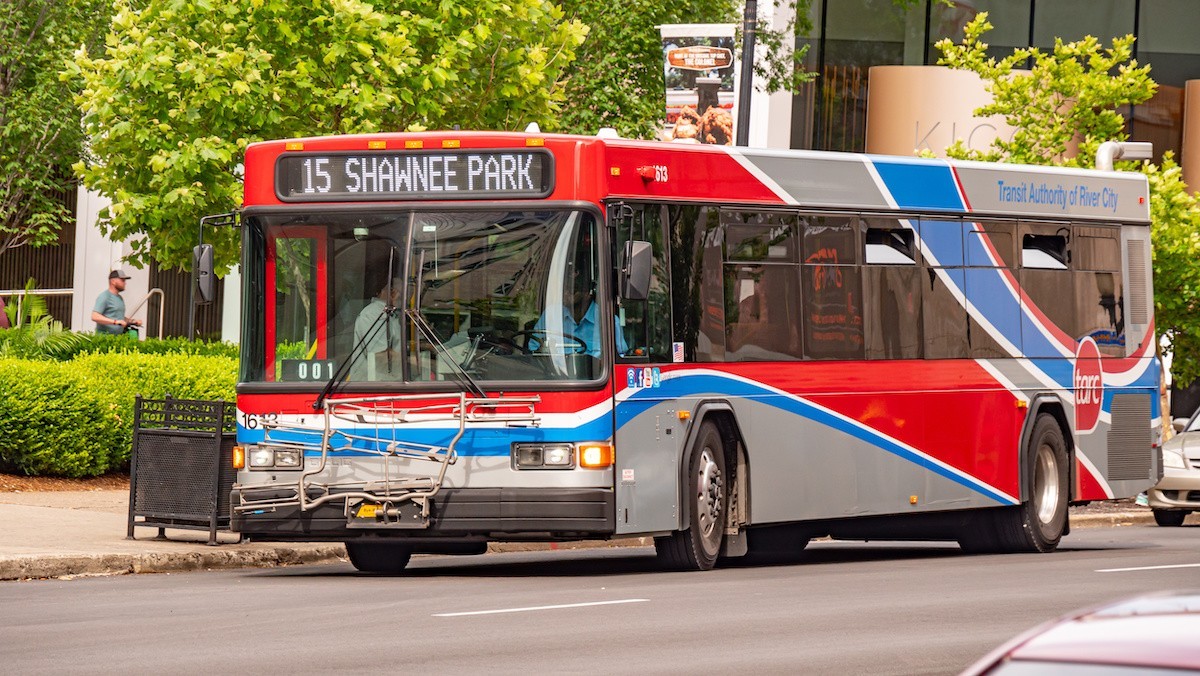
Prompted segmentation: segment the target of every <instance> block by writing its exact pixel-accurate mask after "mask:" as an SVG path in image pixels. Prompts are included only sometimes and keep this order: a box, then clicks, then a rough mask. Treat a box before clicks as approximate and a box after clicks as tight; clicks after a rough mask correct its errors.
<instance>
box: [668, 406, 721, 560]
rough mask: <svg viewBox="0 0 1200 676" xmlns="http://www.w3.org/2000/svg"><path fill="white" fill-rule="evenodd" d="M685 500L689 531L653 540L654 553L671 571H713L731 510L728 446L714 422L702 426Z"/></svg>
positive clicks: (689, 469)
mask: <svg viewBox="0 0 1200 676" xmlns="http://www.w3.org/2000/svg"><path fill="white" fill-rule="evenodd" d="M687 477H688V479H687V489H686V491H685V494H684V495H685V499H686V500H688V501H689V505H690V509H689V512H690V515H689V519H688V527H687V529H686V530H682V531H675V532H674V533H671V534H670V535H668V536H665V537H658V538H655V539H654V549H655V552H656V553H657V555H658V559H659V561H661V562H662V563H663V564H664V565H665V566H667V567H668V568H673V569H676V570H710V569H712V567H713V566H714V565H715V564H716V562H717V556H718V555H720V553H721V541H722V539H723V538H724V537H725V520H726V512H727V510H728V509H729V504H728V499H727V493H726V490H725V483H726V477H727V474H726V472H725V445H724V443H723V442H722V441H721V432H720V431H719V430H718V429H717V426H716V425H715V424H713V423H712V422H711V421H705V422H704V423H702V424H701V427H700V432H699V434H698V435H697V436H696V445H695V446H694V447H693V450H692V456H691V461H690V463H689V467H688V474H687Z"/></svg>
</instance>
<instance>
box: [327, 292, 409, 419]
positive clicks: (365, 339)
mask: <svg viewBox="0 0 1200 676" xmlns="http://www.w3.org/2000/svg"><path fill="white" fill-rule="evenodd" d="M395 314H396V308H395V307H394V306H388V307H385V308H384V309H383V312H380V313H379V316H378V317H376V318H375V321H373V322H371V326H370V327H368V328H367V330H366V331H364V332H363V336H362V338H359V339H358V342H356V343H355V344H354V347H352V348H350V354H348V355H346V358H345V359H343V360H342V363H341V364H338V367H337V370H336V371H334V372H333V375H332V376H330V377H329V380H328V381H326V382H325V387H322V388H321V393H320V394H318V395H317V400H316V401H314V402H313V410H314V411H319V410H321V408H322V407H323V406H324V405H325V400H326V399H328V398H329V396H330V395H332V394H333V391H334V389H335V388H337V386H338V383H341V382H345V378H346V372H347V371H349V370H350V365H351V364H353V363H354V360H355V359H357V358H358V357H360V356H362V355H363V354H364V353H365V352H366V351H367V345H368V344H370V342H371V340H372V339H373V338H374V337H375V334H377V333H379V330H380V329H381V328H383V326H384V324H385V323H386V322H387V321H388V320H389V319H391V318H392V317H394V316H395Z"/></svg>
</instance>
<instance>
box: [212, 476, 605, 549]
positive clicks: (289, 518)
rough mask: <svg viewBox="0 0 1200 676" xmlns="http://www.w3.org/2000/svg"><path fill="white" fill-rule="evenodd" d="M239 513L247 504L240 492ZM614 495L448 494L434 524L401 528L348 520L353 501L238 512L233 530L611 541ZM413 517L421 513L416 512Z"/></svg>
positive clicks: (439, 498) (437, 506)
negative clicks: (607, 539)
mask: <svg viewBox="0 0 1200 676" xmlns="http://www.w3.org/2000/svg"><path fill="white" fill-rule="evenodd" d="M230 497H231V499H230V504H231V505H239V504H241V495H240V489H239V488H238V487H235V488H234V489H233V493H232V495H231V496H230ZM615 504H616V502H615V495H614V491H613V489H611V488H444V489H442V490H441V491H439V492H438V494H437V495H436V496H435V497H434V498H432V500H431V504H430V509H429V517H428V520H427V522H426V521H422V523H421V525H420V526H417V527H413V526H404V525H398V526H396V527H392V526H388V525H378V526H376V525H373V524H370V525H368V526H367V527H364V524H363V523H361V522H362V521H363V520H361V519H355V518H348V517H347V512H348V511H349V512H351V513H353V512H354V508H353V507H352V508H351V509H349V510H348V509H347V507H346V505H345V501H342V500H339V501H333V502H327V503H324V504H321V505H318V506H317V507H315V508H313V509H310V510H306V511H302V510H301V509H300V508H299V507H298V506H282V507H272V508H270V509H255V510H249V511H238V510H234V511H233V514H232V515H231V517H232V518H231V528H232V530H234V531H235V532H239V533H241V534H242V535H245V536H249V537H250V539H251V540H258V541H276V542H319V541H345V540H352V539H357V538H360V537H396V538H408V539H414V540H415V539H443V538H445V539H465V540H530V541H537V540H565V539H583V538H592V539H598V538H607V537H610V536H612V534H613V533H614V531H615V530H616V509H615ZM407 509H408V511H409V512H415V511H418V510H419V508H417V507H416V506H415V505H411V504H409V505H408V506H407Z"/></svg>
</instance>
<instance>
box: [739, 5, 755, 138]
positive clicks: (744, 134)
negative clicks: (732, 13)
mask: <svg viewBox="0 0 1200 676" xmlns="http://www.w3.org/2000/svg"><path fill="white" fill-rule="evenodd" d="M757 15H758V2H757V0H746V9H745V11H744V12H742V81H741V83H740V84H739V85H738V104H737V133H736V134H735V136H736V137H737V138H736V139H735V140H734V144H735V145H739V146H745V145H750V143H749V141H750V95H751V93H752V92H753V91H754V43H755V41H756V40H757V35H756V33H757V31H758V16H757Z"/></svg>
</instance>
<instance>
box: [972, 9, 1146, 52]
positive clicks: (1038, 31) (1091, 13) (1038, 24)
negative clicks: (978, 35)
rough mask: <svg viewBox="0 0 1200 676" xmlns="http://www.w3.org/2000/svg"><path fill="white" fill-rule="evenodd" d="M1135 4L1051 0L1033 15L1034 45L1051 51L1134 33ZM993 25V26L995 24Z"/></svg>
mask: <svg viewBox="0 0 1200 676" xmlns="http://www.w3.org/2000/svg"><path fill="white" fill-rule="evenodd" d="M1136 8H1137V0H1054V2H1039V3H1037V4H1036V5H1035V9H1034V13H1033V45H1034V46H1035V47H1040V48H1042V49H1051V48H1053V47H1054V39H1055V38H1062V41H1063V42H1073V41H1075V40H1081V39H1083V38H1084V37H1085V36H1088V35H1092V36H1095V37H1096V38H1097V39H1099V40H1100V43H1101V44H1105V45H1106V44H1109V43H1110V42H1111V41H1112V39H1113V38H1116V37H1121V36H1122V35H1129V34H1130V33H1133V32H1134V28H1135V26H1134V23H1135V21H1134V19H1135V14H1136ZM992 23H995V22H994V21H993V22H992Z"/></svg>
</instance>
